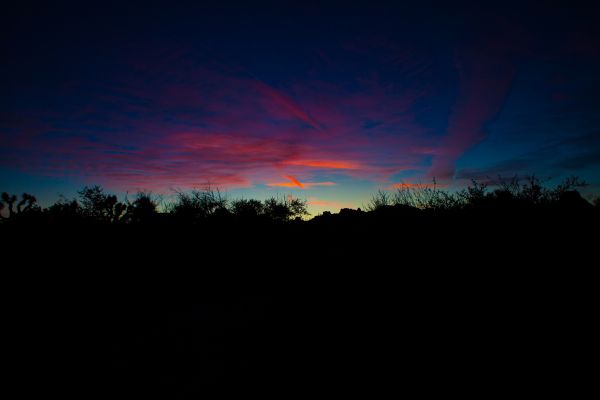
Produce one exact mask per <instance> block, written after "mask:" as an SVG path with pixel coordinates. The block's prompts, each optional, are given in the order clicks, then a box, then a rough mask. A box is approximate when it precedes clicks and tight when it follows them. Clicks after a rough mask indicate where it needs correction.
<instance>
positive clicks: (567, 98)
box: [0, 1, 600, 214]
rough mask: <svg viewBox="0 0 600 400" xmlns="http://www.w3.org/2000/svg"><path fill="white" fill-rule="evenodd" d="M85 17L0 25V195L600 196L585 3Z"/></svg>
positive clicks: (331, 204) (199, 10)
mask: <svg viewBox="0 0 600 400" xmlns="http://www.w3.org/2000/svg"><path fill="white" fill-rule="evenodd" d="M85 3H86V4H83V2H79V3H68V2H44V3H35V2H26V1H25V2H19V4H18V5H12V6H10V7H9V8H7V9H6V10H3V15H2V16H0V23H1V26H2V28H0V29H1V30H0V32H1V36H0V46H1V47H0V50H1V53H2V54H3V56H2V57H0V191H9V192H14V193H21V192H24V191H26V192H30V193H32V194H34V195H36V196H37V197H38V199H39V200H40V203H42V205H44V204H46V205H47V204H50V203H51V202H53V201H55V200H57V199H58V195H59V194H63V195H65V196H67V197H72V196H74V195H76V191H77V190H78V189H80V188H81V187H82V186H83V185H92V184H100V185H102V186H103V187H105V188H106V189H107V190H109V191H111V192H115V193H118V194H121V195H123V194H124V193H127V192H129V193H132V192H135V191H137V190H145V191H152V192H153V193H156V194H163V195H165V196H167V197H168V196H170V195H172V194H173V193H175V191H181V190H190V189H201V188H204V187H206V186H207V185H210V186H211V187H213V188H219V189H220V190H222V191H223V192H225V193H226V194H227V195H228V196H230V197H232V198H258V199H264V198H267V197H271V196H288V195H291V196H294V197H299V198H302V199H306V200H307V201H308V204H309V211H311V213H312V214H318V213H320V212H322V211H324V210H332V211H337V210H339V209H340V208H343V207H352V208H356V207H361V206H363V205H365V204H366V203H367V202H368V200H369V198H370V196H371V195H372V194H373V193H374V192H375V191H377V190H378V189H393V188H394V187H397V186H398V185H400V184H414V183H429V182H432V180H433V179H435V180H436V182H438V184H439V185H441V186H443V187H450V188H455V187H456V188H458V187H461V186H464V185H465V184H466V183H468V182H470V180H471V179H478V180H481V181H488V180H489V181H491V180H494V179H496V178H497V177H498V176H504V177H509V176H513V175H515V174H519V175H532V174H535V175H536V176H538V177H541V178H542V179H548V180H549V182H554V181H557V180H559V179H562V178H564V177H567V176H571V175H577V176H579V177H581V178H583V179H584V180H586V181H587V182H588V183H589V184H590V186H589V190H593V189H594V188H596V189H599V188H600V96H598V93H599V92H600V28H599V26H600V25H599V24H597V22H596V21H595V18H594V17H595V13H594V10H593V9H591V8H589V7H590V6H581V7H580V6H575V5H574V4H575V3H573V2H570V4H569V3H566V4H569V6H558V5H556V4H557V3H554V5H553V6H547V5H546V6H542V5H540V2H527V1H521V2H518V3H510V2H502V3H501V5H497V4H494V5H493V6H492V5H490V4H486V5H481V4H477V3H460V2H443V3H440V4H436V3H434V2H419V5H415V4H412V3H414V2H410V3H409V4H402V2H394V3H393V4H386V3H383V2H377V1H370V2H364V3H362V4H360V3H352V5H349V3H348V2H318V3H317V2H309V1H303V2H297V3H295V2H259V3H257V2H243V3H234V2H213V3H211V2H177V1H170V2H145V3H144V6H141V5H138V4H135V3H133V2H128V4H127V5H123V4H118V3H114V4H111V3H110V2H102V3H94V2H85ZM121 3H125V2H121ZM485 3H488V2H485ZM494 3H495V2H494ZM586 7H588V8H586ZM596 192H598V190H596Z"/></svg>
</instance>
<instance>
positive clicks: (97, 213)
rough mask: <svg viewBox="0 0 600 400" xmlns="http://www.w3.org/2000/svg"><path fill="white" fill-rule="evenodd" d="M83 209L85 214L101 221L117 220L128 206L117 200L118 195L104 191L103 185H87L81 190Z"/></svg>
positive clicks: (80, 196) (80, 197)
mask: <svg viewBox="0 0 600 400" xmlns="http://www.w3.org/2000/svg"><path fill="white" fill-rule="evenodd" d="M77 193H78V194H79V199H80V201H81V211H82V213H83V215H84V216H86V217H88V218H90V219H93V220H96V221H101V222H117V221H119V220H120V218H121V217H122V215H123V213H124V212H125V209H126V206H125V204H123V203H120V202H119V201H117V196H115V195H112V194H107V193H104V189H103V188H102V187H101V186H98V185H95V186H92V187H88V186H85V187H84V188H83V189H81V190H80V191H79V192H77Z"/></svg>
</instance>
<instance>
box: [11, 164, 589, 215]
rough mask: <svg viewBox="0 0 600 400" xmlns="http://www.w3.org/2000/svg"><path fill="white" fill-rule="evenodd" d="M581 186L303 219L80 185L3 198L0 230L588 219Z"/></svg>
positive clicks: (209, 200)
mask: <svg viewBox="0 0 600 400" xmlns="http://www.w3.org/2000/svg"><path fill="white" fill-rule="evenodd" d="M586 185H587V184H586V183H585V182H584V181H582V180H581V179H579V178H578V177H569V178H566V179H565V180H564V181H563V182H562V183H560V184H558V185H556V186H554V187H547V186H546V185H545V184H544V182H542V181H541V180H540V179H538V178H536V177H535V176H528V177H525V178H519V177H518V176H513V177H511V178H502V177H499V178H498V179H496V180H491V181H489V182H487V183H484V182H480V181H477V180H473V181H472V182H471V184H470V185H468V186H467V187H466V188H464V189H461V190H458V191H450V190H447V189H444V188H440V187H439V186H438V185H437V183H436V181H435V180H433V183H432V184H416V185H414V184H413V185H402V184H400V185H397V188H396V190H393V191H389V190H388V191H386V190H379V191H378V192H377V193H375V194H374V195H373V196H372V198H371V200H370V201H369V203H368V204H366V205H365V206H364V207H363V209H364V211H363V210H361V209H360V208H358V209H356V210H353V209H342V210H340V212H339V213H331V212H327V211H326V212H324V213H323V214H322V215H318V216H314V217H313V218H311V219H308V218H307V217H308V216H309V213H308V210H307V202H306V201H305V200H303V199H300V198H295V197H292V196H287V197H285V196H284V197H270V198H268V199H266V200H263V201H261V200H256V199H244V198H242V199H229V198H228V197H227V196H226V195H224V194H223V193H222V192H221V191H220V190H219V189H213V188H211V187H207V188H205V189H202V190H192V191H189V192H184V191H177V192H176V193H175V198H174V200H172V201H170V202H166V201H165V200H164V198H163V197H162V196H159V195H155V194H153V193H152V192H143V191H142V192H138V193H136V194H135V195H134V196H133V199H129V196H126V197H125V198H124V199H123V200H122V201H120V200H119V199H118V198H117V196H116V195H114V194H111V193H107V192H106V191H105V190H104V189H103V188H102V187H101V186H99V185H94V186H85V187H83V188H82V189H81V190H79V191H78V197H77V198H74V199H67V198H65V197H64V196H60V198H59V200H58V201H56V202H55V203H54V204H52V205H50V206H48V207H41V206H40V205H39V204H38V203H37V199H36V197H35V196H33V195H31V194H29V193H23V194H22V195H21V196H20V197H18V196H17V195H15V194H9V193H7V192H3V193H2V195H1V200H0V224H1V225H15V224H17V225H18V224H50V225H52V224H57V225H60V224H79V225H89V224H92V225H98V224H100V225H140V224H141V225H152V224H181V225H198V224H202V223H211V224H215V223H219V222H223V223H230V224H231V223H234V224H235V223H241V224H243V223H251V222H263V223H279V224H281V223H289V222H294V223H300V222H306V223H313V224H315V223H319V222H320V221H324V220H325V221H327V220H329V221H331V220H332V219H335V218H339V219H346V218H348V217H349V216H354V217H361V218H363V219H368V218H380V217H381V216H387V217H393V216H407V217H414V216H418V215H425V214H427V215H439V216H443V215H457V214H463V215H469V214H473V213H476V214H482V213H485V214H489V215H494V214H501V215H510V214H514V215H522V214H523V213H534V214H535V213H544V214H559V213H569V212H573V213H586V212H587V213H590V214H597V213H598V210H599V209H600V201H599V200H598V197H595V198H594V199H593V200H592V201H591V202H590V201H588V200H586V199H584V198H583V197H582V196H581V194H580V193H579V191H578V189H580V188H582V187H585V186H586Z"/></svg>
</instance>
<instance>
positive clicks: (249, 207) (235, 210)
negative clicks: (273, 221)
mask: <svg viewBox="0 0 600 400" xmlns="http://www.w3.org/2000/svg"><path fill="white" fill-rule="evenodd" d="M264 208H265V207H264V205H263V203H261V202H260V201H258V200H254V199H250V200H246V199H238V200H233V201H232V202H231V205H230V207H229V209H230V211H231V213H232V214H233V215H235V216H236V217H238V218H244V219H250V218H257V217H260V216H261V215H263V214H264Z"/></svg>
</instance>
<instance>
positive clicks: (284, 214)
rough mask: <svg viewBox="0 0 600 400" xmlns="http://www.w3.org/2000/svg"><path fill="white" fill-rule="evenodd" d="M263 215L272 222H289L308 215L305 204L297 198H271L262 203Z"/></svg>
mask: <svg viewBox="0 0 600 400" xmlns="http://www.w3.org/2000/svg"><path fill="white" fill-rule="evenodd" d="M263 212H264V215H265V216H266V217H267V218H269V219H270V220H273V221H289V220H291V219H296V218H301V217H303V216H305V215H308V210H307V209H306V202H305V201H303V200H300V199H297V198H290V197H288V198H275V197H271V198H269V199H267V200H265V201H264V207H263Z"/></svg>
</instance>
